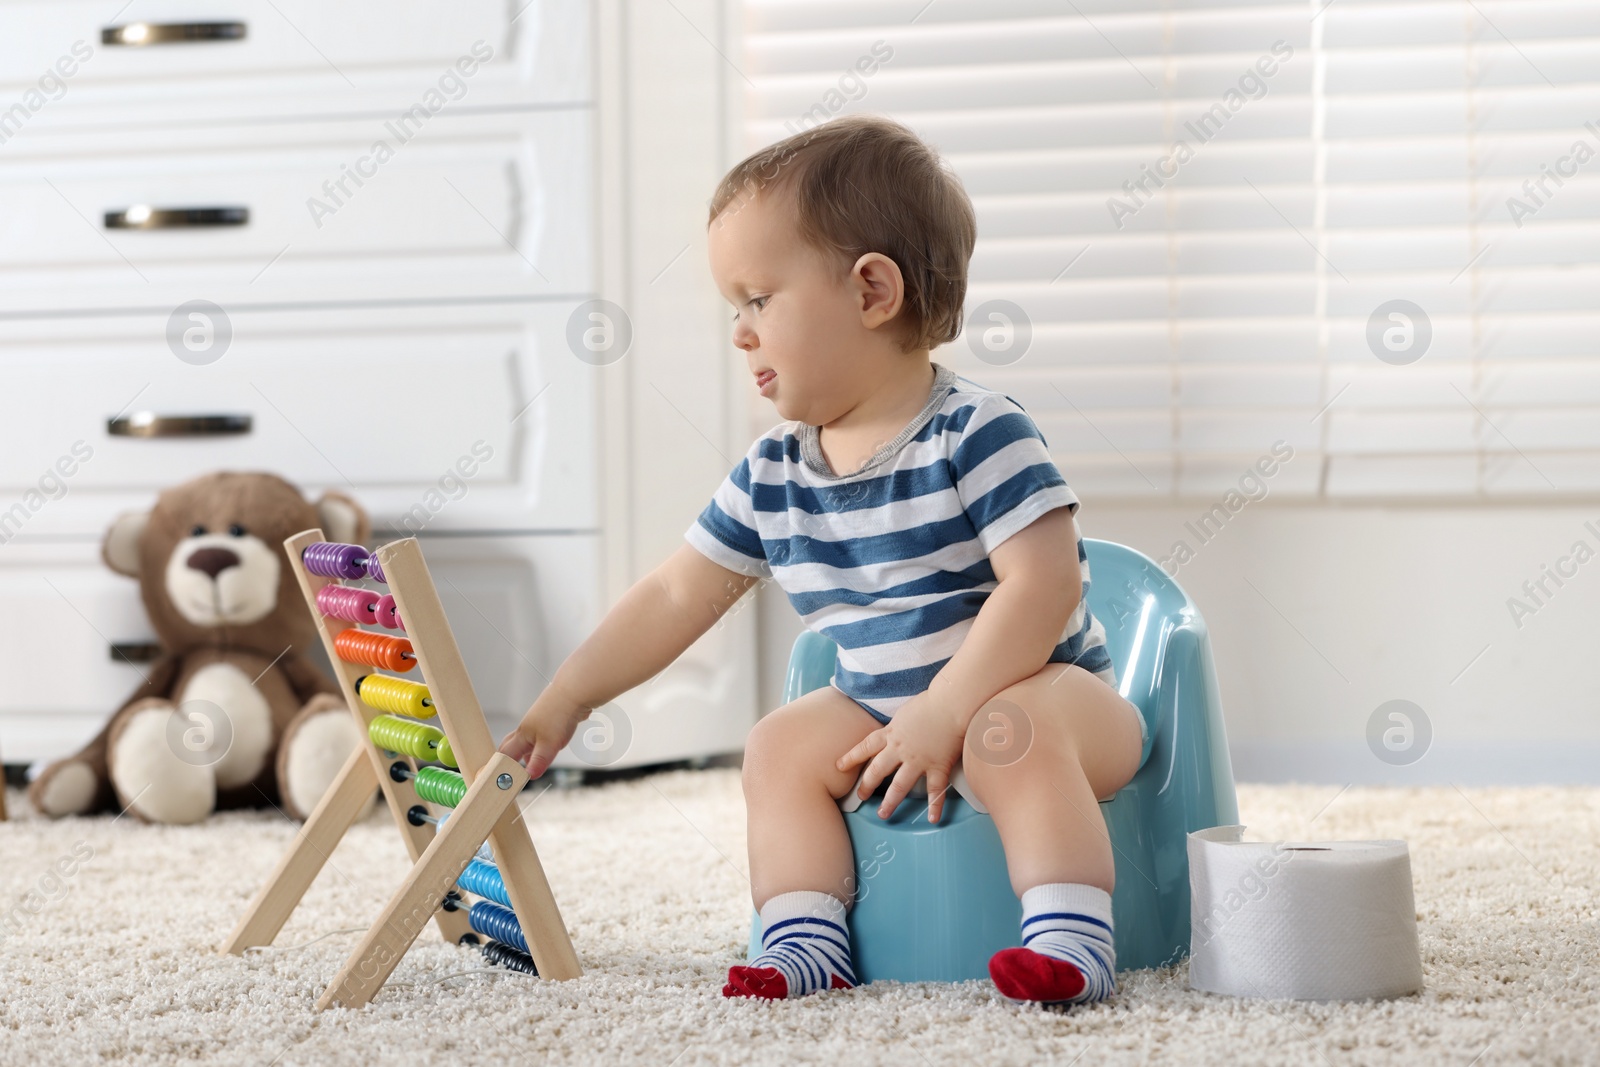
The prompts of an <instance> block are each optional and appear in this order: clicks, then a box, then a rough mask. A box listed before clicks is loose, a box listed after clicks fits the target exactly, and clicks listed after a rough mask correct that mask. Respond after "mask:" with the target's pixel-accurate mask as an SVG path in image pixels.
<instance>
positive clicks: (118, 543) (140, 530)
mask: <svg viewBox="0 0 1600 1067" xmlns="http://www.w3.org/2000/svg"><path fill="white" fill-rule="evenodd" d="M148 525H150V513H149V512H148V511H125V512H123V513H122V514H121V515H118V516H117V517H116V518H115V519H113V520H112V521H111V525H110V526H109V527H107V528H106V536H105V540H103V541H101V542H100V558H101V559H103V560H105V561H106V566H107V567H110V568H111V569H112V570H114V571H116V572H117V573H118V574H123V575H127V576H128V577H129V578H137V577H139V538H141V537H143V536H144V528H145V527H146V526H148Z"/></svg>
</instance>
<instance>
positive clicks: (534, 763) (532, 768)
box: [528, 737, 561, 779]
mask: <svg viewBox="0 0 1600 1067" xmlns="http://www.w3.org/2000/svg"><path fill="white" fill-rule="evenodd" d="M560 753H561V746H560V745H558V744H556V743H555V742H554V741H551V740H549V739H547V738H543V737H541V738H540V739H539V741H538V743H537V744H535V745H534V746H533V754H532V755H531V756H529V757H528V777H529V778H530V779H532V778H537V777H539V776H540V775H541V774H543V773H544V772H545V771H546V770H547V769H548V768H549V766H550V764H551V763H553V762H555V758H556V756H558V755H560Z"/></svg>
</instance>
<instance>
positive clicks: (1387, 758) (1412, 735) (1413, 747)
mask: <svg viewBox="0 0 1600 1067" xmlns="http://www.w3.org/2000/svg"><path fill="white" fill-rule="evenodd" d="M1432 744H1433V722H1432V721H1431V720H1430V719H1429V718H1428V713H1427V712H1425V711H1423V710H1422V709H1421V708H1420V707H1418V706H1417V705H1415V704H1413V703H1412V702H1411V701H1409V700H1386V701H1384V702H1383V703H1382V704H1379V705H1378V706H1377V708H1376V709H1374V710H1373V712H1372V714H1371V716H1369V717H1368V718H1367V747H1368V748H1370V749H1371V750H1372V754H1373V755H1374V756H1377V757H1378V758H1379V759H1380V760H1382V761H1383V762H1385V763H1387V764H1389V765H1390V766H1391V767H1406V766H1409V765H1411V764H1413V763H1415V762H1417V760H1419V759H1421V758H1422V757H1423V756H1425V755H1427V754H1428V748H1429V746H1431V745H1432Z"/></svg>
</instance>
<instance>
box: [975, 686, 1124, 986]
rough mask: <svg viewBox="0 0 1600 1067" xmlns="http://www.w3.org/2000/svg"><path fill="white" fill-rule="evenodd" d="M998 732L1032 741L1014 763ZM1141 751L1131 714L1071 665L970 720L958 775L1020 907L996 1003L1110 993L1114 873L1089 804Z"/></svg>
mask: <svg viewBox="0 0 1600 1067" xmlns="http://www.w3.org/2000/svg"><path fill="white" fill-rule="evenodd" d="M1008 733H1009V736H1010V737H1011V738H1016V737H1019V736H1023V735H1028V734H1031V737H1032V740H1031V743H1030V744H1029V745H1028V746H1027V750H1026V751H1025V752H1024V753H1023V754H1021V755H1020V757H1019V756H1018V755H1017V753H1016V751H1015V749H1014V747H1012V746H1001V747H996V744H995V742H996V741H999V740H1002V739H1005V738H1006V737H1007V736H1008ZM1141 747H1142V746H1141V739H1140V731H1139V718H1138V711H1137V709H1135V708H1134V707H1133V705H1132V704H1130V703H1128V701H1127V700H1126V699H1125V698H1124V697H1122V695H1121V694H1119V693H1117V692H1116V690H1114V689H1112V688H1111V687H1110V686H1109V685H1107V684H1106V683H1105V682H1104V681H1102V680H1101V679H1099V678H1096V677H1094V675H1092V674H1090V673H1089V672H1088V671H1085V670H1084V669H1083V668H1081V667H1077V666H1070V665H1063V664H1059V663H1052V664H1047V665H1046V666H1045V668H1044V669H1043V670H1041V671H1039V672H1038V673H1036V674H1034V675H1032V676H1031V677H1029V678H1025V679H1023V680H1022V681H1020V682H1018V683H1016V684H1015V685H1011V686H1008V687H1007V688H1006V689H1004V690H1002V691H1001V692H1000V693H998V694H997V695H996V696H995V698H994V699H992V700H990V701H989V702H988V703H987V704H985V705H984V707H982V708H980V709H979V710H978V713H977V714H976V715H974V716H973V720H972V723H971V725H970V726H969V728H968V730H967V737H966V743H965V746H964V748H963V750H962V759H961V763H962V767H963V768H964V769H965V771H966V775H967V780H968V781H969V782H970V783H971V784H972V787H973V789H974V790H975V791H976V792H977V794H978V797H979V799H980V800H982V801H983V803H984V805H985V806H986V807H987V808H988V809H989V811H990V813H991V814H992V815H993V817H994V821H995V828H996V829H997V830H998V831H999V832H1000V840H1001V843H1002V844H1003V845H1004V846H1005V852H1006V866H1007V869H1008V870H1009V871H1010V874H1011V886H1012V888H1013V889H1014V890H1015V891H1016V893H1017V895H1018V896H1019V897H1020V898H1022V902H1023V931H1022V935H1023V942H1024V945H1026V946H1028V947H1027V948H1019V949H1005V950H1003V951H1002V952H1000V953H997V954H996V956H995V958H994V960H992V961H991V962H990V968H989V970H990V975H991V976H992V977H993V978H994V980H995V984H996V986H998V987H999V988H1000V990H1001V992H1002V993H1004V994H1005V995H1007V996H1010V997H1013V998H1015V999H1028V1000H1045V1001H1071V1000H1095V999H1100V997H1102V996H1106V995H1109V993H1110V991H1111V990H1112V989H1114V988H1115V953H1114V950H1113V949H1112V946H1111V925H1110V924H1111V912H1110V894H1111V890H1112V889H1113V887H1114V883H1115V873H1116V867H1115V862H1114V861H1115V857H1114V854H1113V852H1112V848H1111V840H1110V838H1109V837H1108V836H1107V834H1106V824H1105V818H1104V817H1103V816H1102V815H1101V814H1100V805H1099V799H1100V798H1110V797H1111V796H1112V795H1113V794H1115V793H1116V791H1117V790H1118V789H1121V788H1122V787H1123V786H1124V785H1126V784H1127V783H1128V781H1129V780H1130V779H1132V777H1133V775H1134V772H1135V771H1136V770H1137V769H1138V767H1137V764H1138V761H1139V752H1140V749H1141ZM1045 957H1048V958H1045Z"/></svg>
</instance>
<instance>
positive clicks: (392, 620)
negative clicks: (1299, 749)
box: [373, 593, 406, 630]
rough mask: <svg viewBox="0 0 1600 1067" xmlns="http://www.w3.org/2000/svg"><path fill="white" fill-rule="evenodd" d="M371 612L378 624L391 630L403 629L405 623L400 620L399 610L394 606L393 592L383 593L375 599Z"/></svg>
mask: <svg viewBox="0 0 1600 1067" xmlns="http://www.w3.org/2000/svg"><path fill="white" fill-rule="evenodd" d="M373 614H374V616H375V618H376V620H377V623H378V625H379V626H384V627H387V628H388V629H391V630H404V629H405V628H406V624H405V623H403V622H401V621H400V610H399V608H398V607H396V606H395V602H394V594H393V593H385V594H383V595H382V596H381V597H379V598H378V600H377V605H376V607H375V608H374V609H373Z"/></svg>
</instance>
